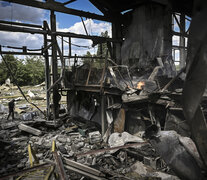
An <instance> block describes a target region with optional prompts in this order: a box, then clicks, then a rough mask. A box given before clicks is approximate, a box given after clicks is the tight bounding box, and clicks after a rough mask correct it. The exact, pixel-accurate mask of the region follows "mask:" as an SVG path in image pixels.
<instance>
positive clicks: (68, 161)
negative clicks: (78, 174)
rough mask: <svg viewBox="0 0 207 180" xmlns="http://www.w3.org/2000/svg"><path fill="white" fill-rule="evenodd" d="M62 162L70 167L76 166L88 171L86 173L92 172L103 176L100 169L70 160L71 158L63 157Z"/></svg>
mask: <svg viewBox="0 0 207 180" xmlns="http://www.w3.org/2000/svg"><path fill="white" fill-rule="evenodd" d="M63 162H64V163H65V164H67V165H68V166H71V167H74V168H77V169H79V170H82V171H85V172H88V173H90V174H93V175H95V176H99V177H104V174H103V173H102V172H101V171H99V170H97V169H94V168H91V167H89V166H86V165H84V164H81V163H78V162H75V161H72V160H70V159H66V158H63Z"/></svg>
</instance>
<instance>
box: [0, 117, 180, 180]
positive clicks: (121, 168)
mask: <svg viewBox="0 0 207 180" xmlns="http://www.w3.org/2000/svg"><path fill="white" fill-rule="evenodd" d="M65 119H66V120H65V121H64V123H63V124H62V125H61V126H60V127H58V128H56V129H54V128H52V127H50V126H48V125H47V124H46V123H45V121H44V120H42V121H38V120H37V121H36V120H33V121H30V120H20V119H16V120H15V121H12V122H11V121H8V120H6V119H5V118H4V114H2V116H1V134H0V142H1V148H2V150H1V154H0V155H1V163H0V166H1V167H0V169H1V171H0V174H1V176H3V175H5V174H8V173H14V172H18V171H20V170H23V169H25V168H29V167H30V161H29V157H28V145H31V147H32V149H33V150H34V152H35V154H36V157H37V158H38V159H39V163H40V164H41V163H44V162H54V159H53V154H52V152H51V148H52V142H53V141H55V143H56V148H57V152H58V154H59V155H60V156H61V158H62V160H63V162H64V166H65V169H66V174H67V177H69V178H70V179H78V178H81V177H82V176H83V175H81V174H80V173H77V172H76V173H74V171H71V169H70V168H66V167H67V166H68V165H67V163H65V162H67V161H72V162H77V163H78V165H86V166H87V167H88V166H90V167H92V168H94V169H96V170H99V171H100V172H102V173H103V174H104V178H105V179H107V178H112V177H114V179H116V178H120V177H122V178H123V179H134V178H135V179H136V178H137V177H139V178H141V177H156V178H157V177H160V178H161V177H162V176H164V177H165V176H166V177H168V178H169V177H170V178H171V179H177V177H175V176H172V175H168V174H166V173H164V172H170V171H169V168H168V167H167V166H166V164H165V163H164V161H163V160H162V159H161V158H160V157H159V156H158V155H157V154H156V152H155V151H154V149H153V148H152V146H151V145H150V144H149V143H147V142H146V141H145V140H143V139H142V138H141V137H137V136H133V135H130V134H129V133H127V132H123V133H122V134H119V133H112V135H111V136H110V137H109V143H105V142H103V140H102V137H101V134H100V133H99V127H98V126H97V125H96V124H94V123H93V122H87V121H85V122H83V120H81V121H80V119H77V118H71V117H67V118H65ZM69 165H70V163H69ZM137 166H139V168H138V167H137ZM136 168H138V169H137V170H136ZM140 168H143V169H145V170H143V171H140ZM149 169H150V170H149ZM149 171H150V172H151V173H149ZM161 171H163V172H162V173H161ZM135 174H136V175H135ZM127 177H128V178H127ZM92 179H93V178H92Z"/></svg>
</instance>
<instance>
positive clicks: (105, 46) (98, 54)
mask: <svg viewBox="0 0 207 180" xmlns="http://www.w3.org/2000/svg"><path fill="white" fill-rule="evenodd" d="M101 37H105V38H109V35H108V31H105V32H102V33H101ZM106 51H107V43H102V56H103V57H104V56H105V55H106ZM97 56H101V45H100V44H98V49H97Z"/></svg>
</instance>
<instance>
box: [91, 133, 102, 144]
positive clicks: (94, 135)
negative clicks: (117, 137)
mask: <svg viewBox="0 0 207 180" xmlns="http://www.w3.org/2000/svg"><path fill="white" fill-rule="evenodd" d="M89 140H90V143H91V144H94V143H98V142H101V140H102V137H101V134H100V132H99V131H95V132H91V133H89Z"/></svg>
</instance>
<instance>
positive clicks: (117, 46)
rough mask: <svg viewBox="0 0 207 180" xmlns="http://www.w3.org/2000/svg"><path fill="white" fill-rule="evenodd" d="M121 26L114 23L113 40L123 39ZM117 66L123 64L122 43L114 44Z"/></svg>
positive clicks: (114, 56)
mask: <svg viewBox="0 0 207 180" xmlns="http://www.w3.org/2000/svg"><path fill="white" fill-rule="evenodd" d="M121 31H122V30H121V24H120V23H119V22H118V21H117V22H113V23H112V38H116V39H121V37H122V32H121ZM112 58H114V59H115V60H116V63H117V64H121V43H115V42H114V43H113V57H112Z"/></svg>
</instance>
